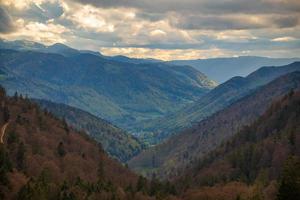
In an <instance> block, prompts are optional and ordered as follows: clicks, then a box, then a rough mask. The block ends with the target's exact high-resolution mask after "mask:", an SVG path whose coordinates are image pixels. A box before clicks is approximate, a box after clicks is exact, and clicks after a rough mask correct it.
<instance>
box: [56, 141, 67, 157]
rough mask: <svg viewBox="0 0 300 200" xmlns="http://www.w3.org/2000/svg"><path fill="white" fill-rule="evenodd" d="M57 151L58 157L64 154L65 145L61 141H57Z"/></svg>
mask: <svg viewBox="0 0 300 200" xmlns="http://www.w3.org/2000/svg"><path fill="white" fill-rule="evenodd" d="M57 153H58V155H59V156H60V157H63V156H65V155H66V151H65V147H64V143H63V142H59V144H58V146H57Z"/></svg>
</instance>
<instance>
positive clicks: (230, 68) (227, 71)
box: [167, 56, 300, 83]
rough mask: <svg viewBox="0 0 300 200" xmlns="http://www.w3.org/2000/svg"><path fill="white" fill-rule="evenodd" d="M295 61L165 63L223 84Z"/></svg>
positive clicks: (255, 58)
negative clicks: (266, 67) (201, 74)
mask: <svg viewBox="0 0 300 200" xmlns="http://www.w3.org/2000/svg"><path fill="white" fill-rule="evenodd" d="M296 61H300V58H267V57H258V56H239V57H230V58H209V59H197V60H174V61H169V62H167V63H171V64H176V65H189V66H192V67H194V68H196V69H198V70H199V71H201V72H202V73H204V74H206V75H207V76H208V77H209V78H211V79H212V80H215V81H217V82H218V83H223V82H225V81H227V80H229V79H230V78H232V77H235V76H247V75H249V74H250V73H252V72H254V71H255V70H257V69H259V68H260V67H262V66H282V65H287V64H290V63H292V62H296Z"/></svg>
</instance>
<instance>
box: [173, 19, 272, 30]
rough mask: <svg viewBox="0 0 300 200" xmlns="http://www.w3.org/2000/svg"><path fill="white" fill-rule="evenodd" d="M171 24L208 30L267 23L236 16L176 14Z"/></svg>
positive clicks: (260, 26)
mask: <svg viewBox="0 0 300 200" xmlns="http://www.w3.org/2000/svg"><path fill="white" fill-rule="evenodd" d="M171 24H172V25H173V26H176V27H178V28H181V29H190V30H193V29H210V30H227V29H235V30H245V29H257V28H265V27H266V26H267V25H265V24H261V23H255V22H252V21H247V20H245V19H241V18H236V17H222V16H221V17H219V16H178V17H177V18H176V19H174V20H173V21H171Z"/></svg>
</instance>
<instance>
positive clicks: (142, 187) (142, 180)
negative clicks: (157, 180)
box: [136, 176, 147, 192]
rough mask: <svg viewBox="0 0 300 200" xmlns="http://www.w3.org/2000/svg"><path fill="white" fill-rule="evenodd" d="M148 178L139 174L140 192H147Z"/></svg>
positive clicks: (137, 188) (138, 187)
mask: <svg viewBox="0 0 300 200" xmlns="http://www.w3.org/2000/svg"><path fill="white" fill-rule="evenodd" d="M146 184H147V180H146V178H144V177H143V176H139V179H138V182H137V184H136V191H138V192H140V191H142V192H145V191H146V189H147V185H146Z"/></svg>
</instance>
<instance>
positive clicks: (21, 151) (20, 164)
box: [16, 142, 26, 170]
mask: <svg viewBox="0 0 300 200" xmlns="http://www.w3.org/2000/svg"><path fill="white" fill-rule="evenodd" d="M25 153H26V148H25V145H24V143H23V142H20V143H19V146H18V150H17V155H16V158H17V159H16V161H17V169H19V170H24V169H25V167H26V166H25Z"/></svg>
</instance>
